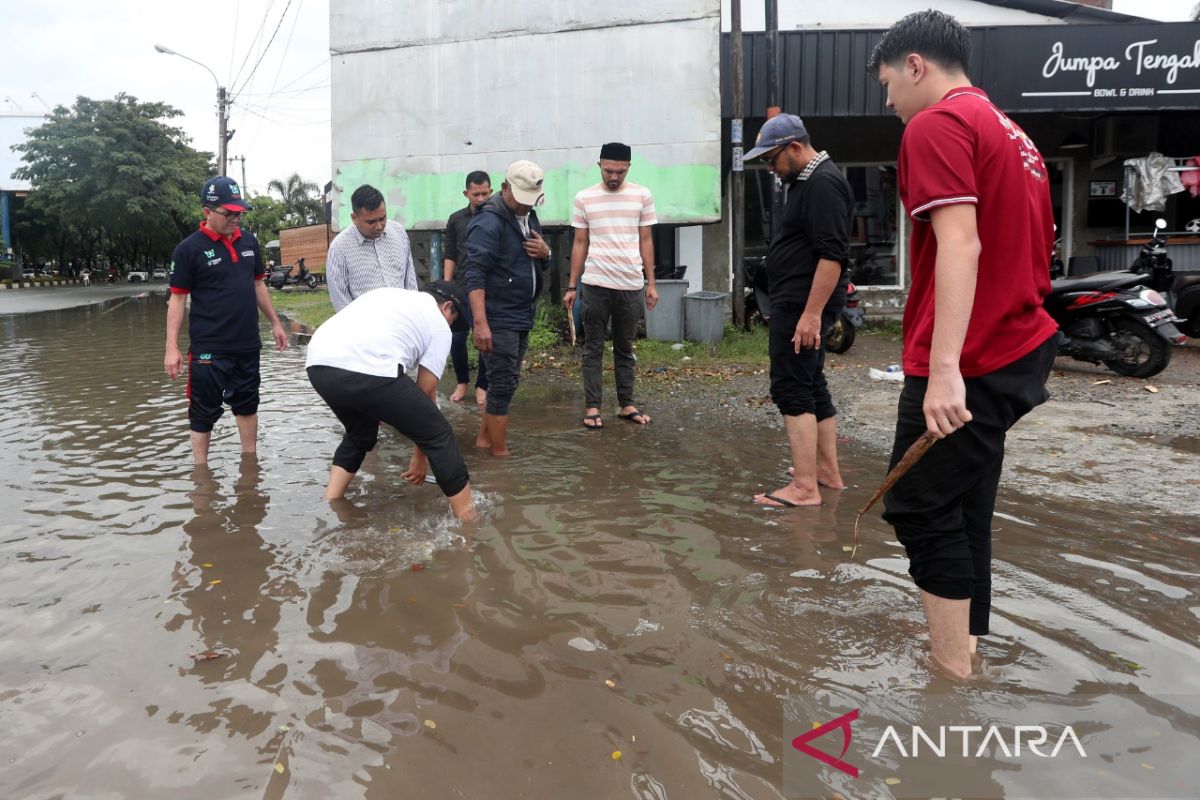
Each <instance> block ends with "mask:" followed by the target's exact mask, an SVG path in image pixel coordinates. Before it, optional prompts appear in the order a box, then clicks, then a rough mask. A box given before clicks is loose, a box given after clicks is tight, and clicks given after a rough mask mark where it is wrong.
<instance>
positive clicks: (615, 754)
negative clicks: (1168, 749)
mask: <svg viewBox="0 0 1200 800" xmlns="http://www.w3.org/2000/svg"><path fill="white" fill-rule="evenodd" d="M612 760H613V761H620V760H621V751H620V750H613V752H612ZM1142 766H1145V764H1143V765H1142Z"/></svg>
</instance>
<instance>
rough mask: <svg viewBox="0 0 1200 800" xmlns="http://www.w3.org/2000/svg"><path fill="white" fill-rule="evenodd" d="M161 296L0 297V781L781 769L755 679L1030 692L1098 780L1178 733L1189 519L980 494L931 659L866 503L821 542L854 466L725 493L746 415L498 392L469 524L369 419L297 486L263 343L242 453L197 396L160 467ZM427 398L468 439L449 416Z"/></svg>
mask: <svg viewBox="0 0 1200 800" xmlns="http://www.w3.org/2000/svg"><path fill="white" fill-rule="evenodd" d="M164 324H165V307H164V304H163V302H162V298H161V296H158V295H154V296H152V297H149V298H137V299H128V300H120V301H114V302H112V303H108V304H105V305H98V306H92V307H88V308H80V309H70V310H61V311H51V312H45V313H39V314H26V315H16V316H4V317H0V407H2V408H3V409H4V410H3V412H0V474H2V475H3V480H2V481H0V484H2V485H0V498H2V504H0V507H2V509H3V511H2V514H0V571H2V572H0V576H2V578H3V580H2V581H0V796H2V797H6V798H8V797H13V798H16V797H20V798H25V797H29V798H53V797H97V798H118V797H120V798H125V797H129V798H142V797H145V798H158V797H173V798H186V797H196V798H206V799H207V798H224V797H337V798H357V797H362V798H397V797H422V798H442V797H447V798H449V797H455V798H458V797H465V798H505V797H533V798H543V797H546V798H549V797H555V798H558V797H562V798H618V797H633V798H668V797H669V798H699V797H732V798H743V797H744V798H772V797H782V796H784V794H783V793H784V789H783V773H784V762H785V755H784V753H785V750H786V749H787V747H788V741H789V740H787V739H786V738H785V733H784V727H783V726H784V718H783V711H782V708H783V702H784V701H785V699H786V698H789V697H795V696H809V697H811V696H818V695H821V696H834V697H838V698H841V699H842V700H843V701H845V702H849V703H851V704H858V705H864V706H865V705H871V704H874V705H875V706H878V707H881V708H884V709H885V710H883V711H881V712H880V713H883V714H885V715H886V714H887V713H891V712H887V711H886V705H887V703H886V701H887V699H888V698H889V697H892V696H898V695H899V693H901V692H905V691H907V692H911V693H915V694H916V695H917V696H921V695H924V694H938V693H941V694H958V695H960V696H963V697H966V698H968V700H969V702H972V703H974V702H977V701H976V698H978V702H979V703H986V702H994V703H999V704H1005V703H1007V702H1010V701H1012V700H1013V699H1014V698H1021V697H1023V696H1027V695H1029V694H1030V693H1032V692H1036V693H1046V695H1047V696H1050V697H1055V698H1060V700H1059V701H1055V702H1060V703H1061V708H1062V709H1063V711H1064V713H1066V712H1067V711H1068V710H1069V711H1070V714H1072V715H1074V716H1073V717H1072V718H1073V719H1080V718H1083V719H1085V720H1086V721H1087V722H1088V723H1089V725H1088V726H1085V727H1086V729H1087V731H1088V734H1087V735H1088V737H1089V738H1088V739H1087V743H1088V745H1089V747H1095V748H1096V749H1095V750H1094V751H1093V753H1096V752H1099V753H1102V754H1103V756H1102V757H1093V758H1091V759H1090V760H1088V761H1079V762H1070V763H1064V764H1063V766H1062V770H1063V772H1062V773H1060V775H1061V776H1062V777H1065V779H1066V780H1068V782H1080V784H1081V785H1082V783H1086V781H1088V780H1093V779H1095V778H1096V776H1097V775H1103V776H1104V778H1103V780H1104V781H1106V782H1107V784H1108V786H1109V788H1110V789H1112V788H1113V787H1116V789H1120V790H1121V791H1122V792H1123V794H1118V795H1114V796H1129V797H1143V796H1152V793H1151V791H1150V790H1151V789H1152V788H1155V786H1154V783H1153V780H1154V778H1155V776H1156V775H1163V774H1166V772H1169V769H1168V765H1169V764H1170V763H1174V762H1178V761H1180V760H1181V759H1183V760H1186V759H1187V758H1189V757H1191V758H1194V756H1195V753H1196V752H1197V749H1196V746H1197V743H1198V741H1200V721H1198V720H1200V700H1198V697H1200V677H1198V671H1197V663H1198V660H1200V658H1198V657H1200V651H1198V648H1197V634H1198V632H1200V601H1198V599H1197V585H1198V584H1197V581H1196V577H1197V555H1198V553H1200V534H1198V533H1197V529H1196V525H1195V521H1194V520H1190V519H1180V518H1175V517H1172V516H1171V515H1170V514H1169V510H1164V513H1163V514H1162V515H1161V516H1144V517H1131V516H1127V515H1126V514H1125V513H1123V512H1122V510H1121V509H1115V508H1097V507H1089V506H1086V505H1071V504H1069V503H1049V502H1046V501H1038V502H1036V503H1035V502H1031V501H1029V500H1027V499H1025V498H1022V497H1020V496H1016V495H1012V494H1009V493H1002V497H1001V499H1000V503H999V506H998V510H999V512H1000V514H999V515H998V516H997V517H996V520H995V529H996V536H995V540H996V545H995V547H996V553H995V576H996V586H995V595H996V599H995V610H994V614H993V629H994V630H993V632H994V635H993V636H991V637H988V639H987V640H986V643H985V645H984V647H983V665H982V677H981V678H980V679H978V680H976V681H975V682H973V683H972V684H970V685H968V686H955V685H953V684H950V683H948V682H946V681H944V680H942V679H940V678H937V677H936V676H932V675H931V673H930V672H929V670H928V669H927V668H926V666H925V662H924V659H925V653H926V645H925V643H924V635H923V618H922V616H921V613H920V609H919V606H918V603H917V599H916V595H915V591H914V589H913V587H912V585H911V582H910V581H909V579H908V576H907V573H906V571H905V570H906V562H905V560H904V559H903V553H902V551H901V550H900V549H899V548H898V546H897V545H896V543H895V542H894V540H893V538H892V536H891V533H890V529H889V528H888V527H887V526H886V525H885V524H883V523H882V522H881V521H880V520H879V518H878V516H877V514H875V513H873V514H871V515H869V516H868V517H867V518H866V519H865V520H864V525H863V534H862V536H863V544H862V547H861V548H860V550H859V552H858V554H857V557H856V558H855V559H854V560H851V559H850V554H849V552H848V548H849V546H850V543H851V541H850V539H851V530H852V527H853V522H854V515H855V512H856V510H857V509H858V507H859V506H860V505H861V504H862V503H863V502H864V501H865V499H866V498H867V497H868V496H869V495H870V493H871V491H872V490H873V489H874V487H875V485H876V484H877V482H878V480H879V479H880V477H881V471H882V465H881V464H880V463H879V462H878V459H877V458H874V457H870V458H868V457H867V456H866V455H865V454H863V453H858V452H855V450H854V449H853V447H852V446H851V445H844V446H843V451H842V456H843V461H844V465H845V473H846V475H847V477H848V479H849V480H850V482H851V483H852V484H853V485H852V487H851V488H850V489H849V490H847V491H846V492H844V493H842V494H841V495H840V496H839V495H837V494H834V493H830V494H829V495H827V499H828V502H827V504H826V505H825V506H824V507H822V508H820V509H817V510H806V511H777V510H763V509H759V508H756V507H754V506H752V505H750V504H749V503H748V501H747V500H748V497H749V496H750V495H751V494H752V493H753V492H755V491H761V490H762V489H764V488H774V487H775V486H776V485H778V484H779V483H781V482H782V480H783V477H782V476H783V469H784V466H785V453H784V451H783V448H782V435H780V436H778V437H776V438H775V440H771V441H764V440H762V437H761V436H760V435H759V434H757V433H756V434H754V435H753V436H749V437H748V436H747V434H746V432H745V431H742V430H738V429H728V428H724V427H713V426H712V425H711V424H709V423H707V422H706V420H705V419H703V418H702V417H700V416H696V415H691V414H689V415H686V416H683V417H679V416H673V414H672V409H670V408H667V407H660V408H656V409H654V411H655V412H656V415H657V418H656V421H655V423H654V424H653V425H652V426H651V427H650V428H648V429H641V428H638V427H635V426H633V425H623V424H614V423H616V420H615V419H614V420H613V421H612V422H611V423H610V424H609V427H608V428H607V429H606V430H605V431H604V432H603V433H599V434H597V433H590V432H586V431H583V430H581V429H578V428H577V425H578V418H579V416H580V412H581V408H580V404H579V402H578V398H577V397H575V396H574V393H573V392H564V391H563V390H562V389H560V388H555V387H546V386H537V385H533V384H532V383H530V384H527V385H526V386H524V387H522V389H521V392H520V395H519V397H518V400H517V402H516V404H515V407H514V413H513V422H512V431H513V434H512V445H513V449H514V453H515V455H514V457H513V458H511V459H509V460H494V459H491V458H486V457H480V456H476V455H475V454H474V453H473V452H472V453H469V456H468V460H469V464H470V467H471V471H472V481H473V483H474V485H475V486H476V487H477V489H478V490H480V491H481V492H482V495H481V506H482V508H483V511H484V515H483V519H482V521H481V522H480V523H479V524H478V525H475V526H471V527H468V528H464V527H460V526H458V525H456V524H454V523H453V522H452V521H451V520H450V519H449V517H448V514H447V512H446V507H445V504H444V501H443V500H442V498H441V496H440V493H439V492H437V490H436V488H434V487H432V486H427V487H421V488H413V487H409V486H407V485H406V484H403V483H402V482H401V481H400V480H399V477H398V476H399V473H400V472H401V471H402V470H403V465H404V464H405V463H406V462H407V458H408V455H409V448H408V447H407V445H406V444H405V443H404V442H403V441H401V440H400V439H399V437H398V436H396V435H395V434H394V433H393V434H392V435H386V434H385V435H384V436H383V437H382V439H381V445H380V448H379V449H378V450H377V451H376V453H374V454H372V455H371V456H370V457H369V459H368V461H367V463H366V464H365V465H364V469H363V472H362V475H361V479H360V481H359V482H358V484H357V486H356V487H355V489H354V490H353V493H352V498H351V500H350V501H349V502H347V503H345V504H341V505H339V506H337V507H331V506H330V505H329V504H326V503H324V502H322V501H321V499H320V496H321V488H322V485H323V482H324V478H325V473H326V470H327V467H328V458H329V456H330V454H331V453H332V450H333V448H334V446H335V444H336V442H337V440H338V438H339V437H340V429H339V428H338V425H337V422H336V420H335V419H334V418H333V416H332V414H330V413H329V412H328V411H327V409H325V408H324V407H323V406H322V405H321V404H320V403H319V401H318V400H317V398H316V397H315V395H314V394H313V392H312V391H311V389H310V388H309V386H308V383H307V381H306V379H305V376H304V372H303V358H304V356H303V350H302V349H298V348H297V349H291V350H289V351H287V352H286V353H282V354H276V353H273V352H266V353H264V356H263V375H264V404H263V407H262V409H261V437H260V454H259V456H258V457H257V458H256V459H242V458H239V457H238V455H237V452H236V451H237V440H236V433H235V430H234V427H233V425H232V421H231V420H230V419H229V418H228V416H226V417H225V418H223V419H222V421H221V422H220V423H219V424H218V429H217V431H216V433H215V434H214V441H213V457H212V467H211V470H204V471H197V470H194V469H193V468H192V466H191V464H190V462H189V452H188V448H187V441H186V430H185V428H186V422H185V419H184V410H185V400H184V399H183V395H182V382H180V383H172V382H171V381H170V380H168V379H167V378H166V377H165V376H164V375H163V374H162V370H161V359H162V340H163V330H164ZM444 405H446V406H447V414H448V416H449V417H450V419H451V422H452V423H453V424H454V426H455V429H456V430H457V431H458V432H459V437H460V442H461V443H462V444H463V445H464V446H465V447H466V448H467V449H469V445H470V443H471V440H472V438H473V431H474V428H475V426H476V423H477V414H478V411H477V410H476V409H475V408H474V407H459V406H450V404H449V403H444ZM1064 491H1065V493H1066V494H1068V495H1069V486H1068V487H1067V488H1066V489H1065V490H1064ZM610 684H611V685H610ZM1050 707H1051V708H1054V702H1051V705H1050ZM1036 722H1037V721H1036V720H1034V721H1032V722H1031V724H1034V723H1036ZM1128 726H1134V727H1137V728H1139V729H1144V730H1148V731H1150V732H1151V741H1152V744H1151V745H1149V746H1144V747H1143V746H1137V747H1134V746H1133V745H1126V744H1123V743H1122V742H1123V740H1122V736H1121V731H1122V730H1123V729H1127V728H1128ZM618 751H619V752H620V757H619V758H615V757H614V753H616V752H618ZM789 757H790V756H789ZM788 763H792V762H788ZM980 769H984V770H985V771H986V770H991V771H992V773H993V774H991V776H990V781H991V785H992V786H993V787H994V795H995V796H1008V797H1017V796H1039V794H1038V792H1037V791H1036V790H1029V789H1028V787H1023V786H1022V783H1021V775H1022V771H1021V767H1020V766H1019V765H1018V766H1015V767H1014V766H1013V765H1011V764H1009V765H998V764H995V763H991V762H988V763H985V764H983V765H982V766H981V767H980ZM1156 771H1157V772H1156ZM828 785H829V786H830V787H832V786H834V785H841V784H836V781H832V780H831V781H830V782H829V784H828ZM903 787H904V784H902V783H901V784H898V785H896V784H887V783H885V782H884V780H883V777H882V776H881V775H876V776H874V777H873V778H871V779H870V780H869V782H867V783H863V784H860V785H859V786H858V789H857V790H856V789H855V788H853V787H850V788H846V787H845V786H843V787H842V789H841V791H842V793H843V795H844V796H864V797H865V796H876V797H889V796H896V797H900V796H905V795H904V793H903V791H902V790H903ZM1191 788H1193V789H1194V786H1193V787H1191ZM830 791H832V788H831V789H830ZM1031 791H1032V794H1030V792H1031ZM1187 791H1190V790H1189V789H1183V788H1179V787H1178V786H1177V785H1172V786H1170V787H1167V788H1166V789H1165V790H1164V792H1165V794H1164V796H1172V797H1174V796H1179V797H1184V796H1194V794H1195V793H1194V792H1193V793H1192V794H1187V793H1186V792H1187ZM1173 792H1180V793H1178V794H1175V793H1173ZM1160 793H1163V792H1160ZM1041 796H1046V795H1041ZM1060 796H1062V795H1060ZM1071 796H1087V795H1086V794H1076V795H1071Z"/></svg>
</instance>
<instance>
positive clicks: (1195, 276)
mask: <svg viewBox="0 0 1200 800" xmlns="http://www.w3.org/2000/svg"><path fill="white" fill-rule="evenodd" d="M1192 286H1200V272H1176V273H1175V280H1174V281H1172V284H1171V288H1172V289H1174V290H1175V291H1177V292H1179V291H1182V290H1184V289H1186V288H1190V287H1192Z"/></svg>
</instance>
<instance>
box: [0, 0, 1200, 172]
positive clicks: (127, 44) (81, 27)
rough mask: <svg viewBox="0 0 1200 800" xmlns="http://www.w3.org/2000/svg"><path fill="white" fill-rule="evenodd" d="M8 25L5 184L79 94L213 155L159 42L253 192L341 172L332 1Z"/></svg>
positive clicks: (83, 11) (13, 15) (1184, 1)
mask: <svg viewBox="0 0 1200 800" xmlns="http://www.w3.org/2000/svg"><path fill="white" fill-rule="evenodd" d="M341 1H342V2H347V1H348V0H341ZM350 1H352V0H350ZM511 1H514V2H515V1H517V0H511ZM520 1H521V2H530V1H531V0H520ZM547 1H548V2H552V0H547ZM787 1H788V0H782V2H787ZM726 2H728V0H726ZM753 2H755V0H743V3H744V4H746V3H753ZM1194 5H1195V0H1114V3H1113V8H1114V10H1116V11H1122V12H1125V13H1128V14H1137V15H1140V16H1145V17H1152V18H1157V19H1163V20H1183V19H1189V18H1190V12H1191V9H1192V7H1193V6H1194ZM743 7H745V5H744V6H743ZM0 20H2V21H3V29H4V62H3V67H2V68H0V147H2V148H3V151H2V152H0V186H4V185H12V183H13V182H12V181H11V180H9V179H8V176H9V173H10V172H11V171H12V169H14V168H15V167H16V166H19V161H18V159H17V157H16V154H13V153H10V152H8V151H7V144H10V143H12V142H13V141H16V140H17V139H18V138H19V137H20V130H21V129H23V128H25V127H29V126H32V125H37V124H39V123H40V120H39V119H36V118H32V119H19V118H13V117H6V116H4V115H5V114H12V113H20V112H24V113H27V114H37V113H41V112H43V111H45V109H46V106H47V105H49V106H55V105H59V104H63V105H71V104H72V103H73V102H74V101H75V98H76V97H77V96H79V95H86V96H88V97H92V98H97V99H100V98H111V97H113V96H115V95H116V94H117V93H118V92H126V93H128V94H131V95H133V96H135V97H137V98H138V99H139V100H143V101H151V100H158V101H163V102H166V103H169V104H171V105H173V106H175V107H176V108H178V109H180V110H181V111H183V112H184V116H183V117H182V118H181V119H180V120H179V121H178V124H179V125H180V126H181V127H182V128H183V129H184V130H185V131H186V132H187V133H188V135H190V136H191V137H192V144H193V146H195V147H197V148H200V149H205V150H210V151H213V152H215V151H216V148H217V117H216V82H215V81H214V79H213V77H212V76H211V75H209V73H208V72H207V71H205V70H204V69H202V68H201V67H199V66H197V65H195V64H192V63H190V62H188V61H185V60H184V59H182V58H179V57H177V56H168V55H162V54H160V53H157V52H155V50H154V45H155V44H162V45H165V46H166V47H169V48H171V49H173V50H176V51H177V52H179V53H182V54H184V55H186V56H189V57H191V58H193V59H195V60H196V61H199V62H201V63H202V64H204V65H206V66H207V67H208V68H209V69H211V70H212V71H213V72H214V73H215V74H216V77H217V78H218V79H219V80H220V82H221V83H222V84H223V85H224V86H226V87H227V88H228V89H229V90H230V92H231V94H234V101H233V107H232V110H231V119H230V123H229V126H230V127H231V128H233V129H235V130H236V131H237V133H236V134H235V136H234V137H233V139H232V141H231V142H230V144H229V153H230V155H235V156H236V155H244V156H245V157H246V184H247V188H248V189H249V190H251V191H252V192H255V191H257V192H262V191H265V188H266V183H267V181H269V180H271V179H272V178H280V179H282V178H285V177H286V176H287V175H289V174H291V173H292V172H299V173H300V175H301V176H302V177H304V178H305V179H306V180H309V181H312V182H314V183H317V184H318V185H321V186H323V185H324V184H325V182H326V181H328V180H330V178H331V177H332V176H331V174H330V140H329V0H219V1H218V2H214V3H208V4H199V5H196V4H185V3H179V2H166V1H164V0H156V1H155V2H147V0H104V1H103V2H96V0H53V1H52V2H39V3H33V2H28V0H0ZM272 37H273V39H272ZM260 59H261V60H260ZM389 80H405V78H403V77H399V76H393V77H391V78H389ZM34 93H36V94H37V95H38V96H39V97H41V98H42V99H41V100H39V99H38V98H36V97H34V96H33V94H34ZM42 101H44V104H43V102H42ZM229 172H230V174H231V175H232V176H233V177H235V178H236V179H238V180H241V177H242V171H241V162H238V161H231V162H230V167H229Z"/></svg>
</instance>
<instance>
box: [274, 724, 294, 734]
mask: <svg viewBox="0 0 1200 800" xmlns="http://www.w3.org/2000/svg"><path fill="white" fill-rule="evenodd" d="M291 729H292V726H291V725H280V726H279V727H278V728H276V729H275V730H277V731H280V732H281V733H282V732H284V731H290V730H291Z"/></svg>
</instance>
